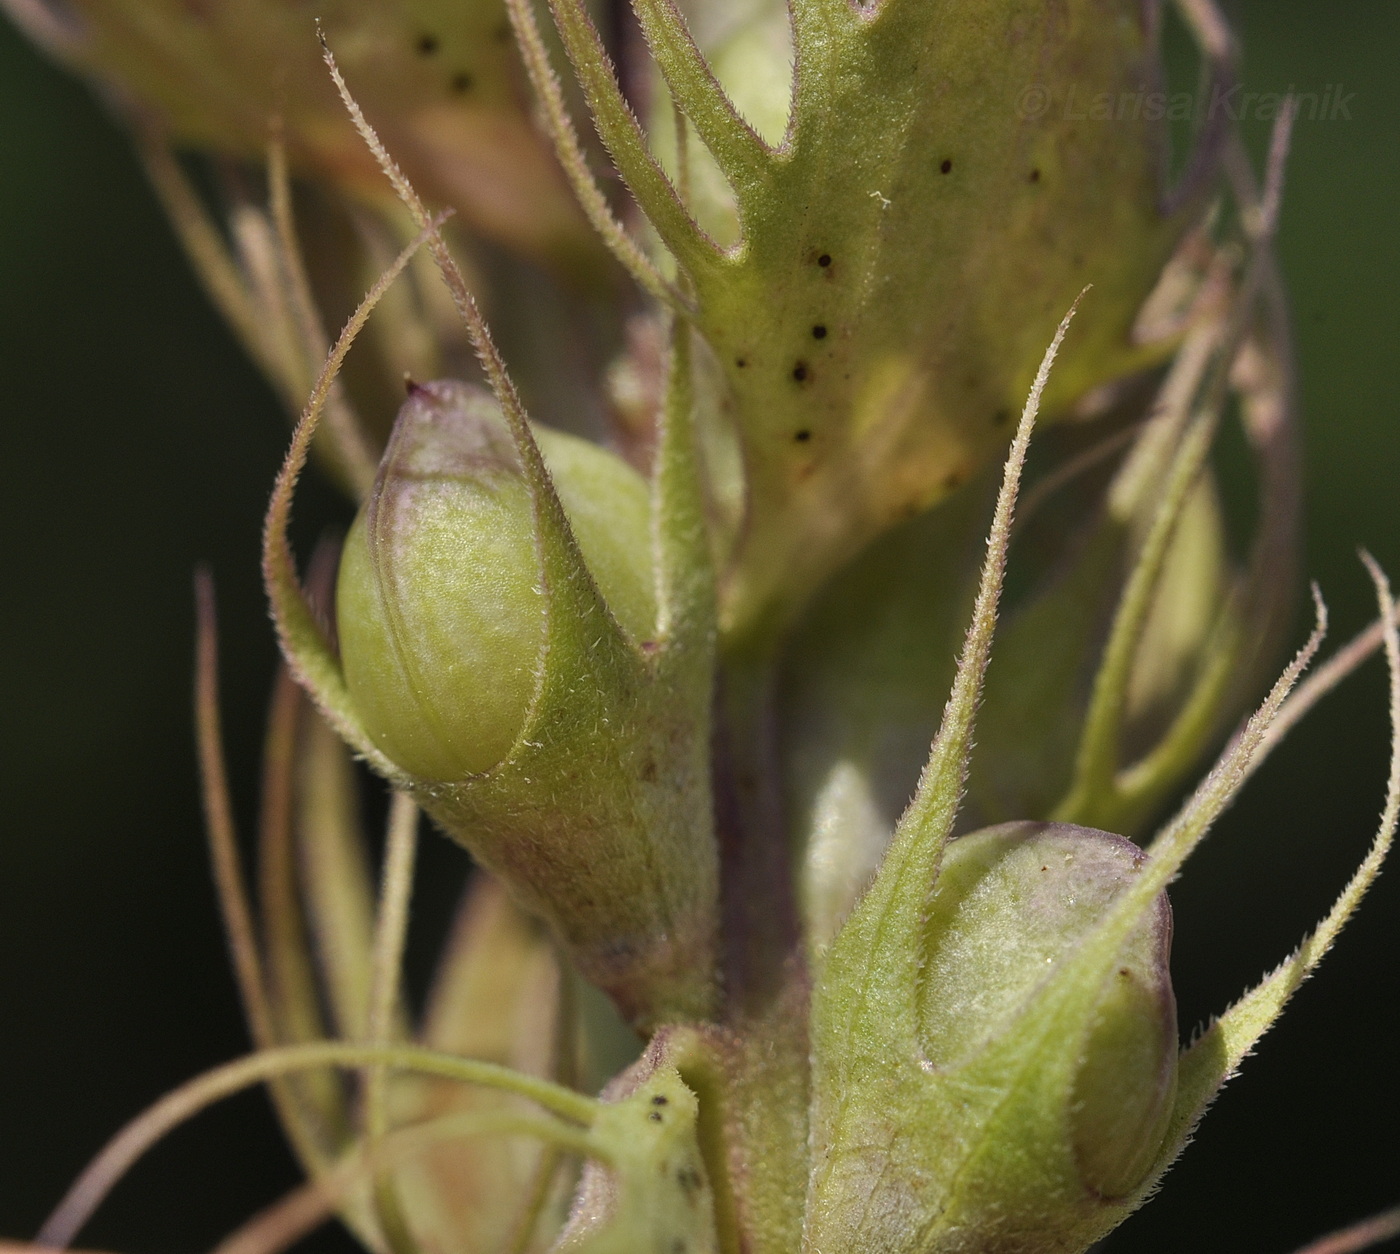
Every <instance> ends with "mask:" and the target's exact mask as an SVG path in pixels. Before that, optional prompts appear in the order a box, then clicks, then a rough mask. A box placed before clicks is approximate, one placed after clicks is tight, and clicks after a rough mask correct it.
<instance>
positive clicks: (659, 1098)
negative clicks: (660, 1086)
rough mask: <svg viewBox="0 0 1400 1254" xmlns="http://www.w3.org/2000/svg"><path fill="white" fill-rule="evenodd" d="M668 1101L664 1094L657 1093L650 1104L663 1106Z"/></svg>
mask: <svg viewBox="0 0 1400 1254" xmlns="http://www.w3.org/2000/svg"><path fill="white" fill-rule="evenodd" d="M668 1100H669V1099H668V1098H667V1097H666V1095H665V1094H664V1093H658V1094H657V1095H656V1096H655V1097H653V1098H652V1099H651V1104H652V1105H653V1106H665V1105H666V1104H667V1101H668Z"/></svg>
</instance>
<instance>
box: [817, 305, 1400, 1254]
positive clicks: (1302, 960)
mask: <svg viewBox="0 0 1400 1254" xmlns="http://www.w3.org/2000/svg"><path fill="white" fill-rule="evenodd" d="M1063 332H1064V326H1063V325H1062V327H1061V336H1062V335H1063ZM1058 344H1059V337H1057V339H1056V342H1055V344H1054V345H1053V346H1052V348H1051V351H1050V353H1049V354H1048V355H1047V357H1046V360H1045V362H1044V363H1043V365H1042V370H1041V374H1040V376H1039V378H1038V379H1037V385H1036V388H1035V389H1034V391H1033V394H1032V398H1031V402H1030V403H1029V404H1028V405H1027V408H1026V411H1025V414H1024V415H1023V417H1022V421H1021V426H1020V429H1019V430H1018V432H1017V436H1016V440H1015V441H1014V442H1013V445H1012V452H1011V457H1010V459H1009V461H1008V464H1007V468H1006V472H1005V476H1004V479H1003V483H1002V487H1001V491H1000V494H999V496H998V500H997V508H996V513H995V520H994V522H993V526H992V532H991V538H990V540H989V553H988V557H987V561H986V564H985V566H984V569H983V574H982V580H981V584H980V587H979V590H978V594H977V598H976V604H975V608H974V613H973V620H972V626H971V628H970V630H969V632H968V636H967V643H966V646H965V648H964V651H963V654H962V657H961V659H960V661H959V665H958V671H957V675H956V678H955V680H954V684H953V690H952V694H951V696H950V698H949V701H948V704H947V707H946V709H945V711H944V717H943V722H942V726H941V728H940V730H939V733H938V736H937V737H936V739H935V741H934V745H933V749H932V752H931V754H930V757H929V761H928V764H927V766H926V767H925V770H924V774H923V777H922V779H921V780H920V782H919V787H918V790H917V792H916V794H915V796H914V799H913V801H912V802H911V804H910V806H909V808H908V810H907V811H906V812H905V814H904V816H903V818H902V819H901V820H900V823H899V825H898V828H897V830H896V832H895V835H894V839H893V841H892V843H891V845H890V848H889V850H888V852H887V853H886V855H885V857H884V859H883V861H882V862H881V863H880V865H879V868H878V871H877V872H876V874H875V876H874V879H873V881H872V882H871V884H870V886H869V888H868V890H867V891H866V892H865V894H864V896H863V897H861V899H860V900H859V902H858V903H857V904H856V906H855V908H854V910H853V911H852V912H851V914H850V917H849V918H848V919H847V920H846V921H845V923H844V925H843V926H842V927H841V928H840V930H839V931H838V932H837V933H836V935H835V938H834V939H833V940H832V941H831V943H830V945H829V947H828V948H827V949H826V950H825V951H824V953H823V954H822V955H821V956H820V958H819V960H818V963H819V964H818V971H817V976H816V979H815V982H814V988H813V998H812V1031H813V1106H812V1142H811V1144H812V1176H811V1181H810V1186H809V1190H808V1195H807V1209H806V1217H805V1225H804V1245H805V1246H806V1247H807V1248H811V1249H842V1250H850V1251H856V1252H860V1251H872V1252H873V1251H877V1250H878V1251H881V1252H882V1254H890V1252H895V1251H909V1252H910V1254H914V1252H915V1251H918V1252H921V1254H945V1252H946V1254H952V1252H955V1251H956V1252H959V1254H981V1252H983V1251H987V1250H999V1251H1000V1250H1007V1251H1016V1252H1017V1254H1039V1252H1042V1251H1043V1252H1045V1254H1050V1252H1052V1251H1078V1250H1084V1249H1086V1248H1088V1247H1089V1246H1090V1245H1091V1244H1092V1243H1093V1242H1094V1241H1095V1240H1097V1239H1098V1238H1099V1237H1101V1236H1103V1235H1104V1234H1105V1233H1107V1232H1108V1231H1109V1230H1111V1229H1112V1228H1113V1227H1115V1226H1116V1225H1117V1224H1118V1223H1120V1222H1121V1221H1122V1219H1123V1218H1125V1217H1126V1216H1127V1214H1128V1213H1130V1212H1131V1211H1132V1210H1133V1209H1135V1208H1136V1207H1137V1206H1138V1205H1140V1204H1141V1202H1142V1201H1143V1200H1144V1199H1145V1198H1146V1196H1147V1195H1148V1194H1149V1193H1150V1191H1151V1190H1152V1188H1153V1187H1154V1186H1155V1184H1156V1182H1157V1180H1158V1179H1159V1178H1160V1176H1161V1173H1162V1172H1163V1171H1165V1169H1166V1168H1167V1166H1169V1165H1170V1163H1171V1162H1172V1160H1173V1159H1174V1158H1175V1156H1176V1154H1177V1153H1178V1152H1179V1151H1180V1149H1181V1147H1182V1146H1183V1145H1184V1143H1185V1141H1186V1139H1187V1137H1188V1136H1189V1134H1190V1131H1191V1129H1192V1128H1193V1127H1194V1125H1195V1123H1196V1121H1197V1120H1198V1119H1199V1117H1200V1115H1201V1113H1202V1112H1203V1110H1204V1109H1205V1106H1206V1105H1207V1104H1208V1102H1209V1101H1210V1100H1211V1099H1212V1098H1213V1096H1214V1094H1215V1093H1216V1091H1217V1090H1218V1089H1219V1087H1220V1085H1221V1083H1222V1082H1223V1081H1224V1080H1225V1079H1226V1078H1227V1077H1228V1076H1229V1075H1230V1074H1232V1073H1233V1071H1234V1070H1235V1068H1236V1067H1237V1066H1238V1065H1239V1063H1240V1061H1241V1060H1242V1059H1243V1057H1244V1056H1245V1054H1246V1053H1247V1052H1248V1051H1249V1050H1250V1049H1251V1048H1252V1047H1253V1045H1254V1044H1255V1043H1256V1042H1257V1040H1258V1039H1259V1037H1260V1036H1261V1035H1262V1033H1263V1032H1264V1031H1265V1030H1266V1029H1267V1027H1268V1026H1269V1025H1270V1024H1271V1023H1272V1022H1273V1020H1274V1019H1275V1018H1276V1017H1277V1016H1278V1014H1279V1013H1280V1011H1281V1010H1282V1008H1283V1005H1284V1003H1285V1002H1286V1000H1287V998H1288V996H1289V995H1290V994H1291V992H1292V990H1293V989H1294V988H1295V987H1296V986H1297V985H1298V983H1300V982H1301V980H1302V979H1303V978H1305V977H1306V975H1307V974H1308V973H1309V972H1310V971H1311V969H1312V968H1313V966H1315V965H1316V963H1317V961H1318V960H1319V959H1320V957H1321V955H1322V953H1323V952H1324V951H1325V950H1326V948H1327V947H1328V945H1330V943H1331V941H1332V939H1333V938H1334V937H1335V936H1336V934H1337V932H1338V930H1339V929H1340V927H1341V926H1342V924H1343V923H1344V922H1345V920H1346V918H1347V917H1348V916H1349V915H1350V913H1351V911H1352V910H1353V909H1354V908H1355V906H1356V903H1357V902H1358V901H1359V899H1360V897H1361V895H1362V894H1363V893H1364V891H1365V889H1366V887H1367V886H1368V885H1369V883H1370V882H1371V881H1372V880H1373V879H1374V877H1375V875H1376V873H1377V871H1378V869H1379V865H1380V861H1381V859H1382V858H1383V857H1384V855H1385V853H1386V851H1387V850H1388V848H1389V845H1390V843H1391V840H1392V837H1393V834H1394V829H1395V825H1396V819H1397V815H1400V639H1397V633H1396V628H1395V623H1394V613H1395V607H1394V604H1393V602H1392V600H1391V596H1390V591H1389V588H1388V586H1387V584H1386V582H1385V580H1384V577H1383V576H1382V575H1381V573H1380V571H1379V570H1378V569H1377V568H1376V567H1375V564H1374V563H1373V562H1371V561H1370V559H1369V557H1368V558H1367V559H1366V561H1367V565H1368V568H1369V569H1370V570H1371V573H1372V576H1373V578H1374V579H1375V582H1376V586H1377V593H1378V600H1379V605H1380V612H1381V621H1382V623H1383V624H1384V629H1383V630H1384V632H1385V643H1386V649H1387V654H1388V657H1389V659H1390V665H1391V712H1392V720H1393V727H1394V729H1395V730H1394V735H1395V741H1394V745H1395V748H1394V753H1393V758H1392V766H1391V776H1390V783H1389V789H1388V794H1387V799H1386V806H1385V811H1384V813H1383V815H1382V819H1381V826H1380V830H1379V833H1378V835H1377V837H1376V841H1375V844H1374V845H1373V847H1372V850H1371V852H1370V854H1369V855H1368V856H1367V858H1366V860H1365V862H1364V863H1363V864H1362V866H1361V868H1360V869H1359V870H1358V871H1357V873H1356V875H1355V876H1354V877H1353V879H1352V881H1351V883H1350V884H1349V885H1348V886H1347V888H1346V890H1345V891H1344V892H1343V894H1342V896H1341V898H1339V900H1338V902H1337V905H1336V906H1335V907H1334V908H1333V910H1332V912H1331V914H1329V916H1328V918H1327V919H1326V920H1324V922H1323V924H1322V925H1321V926H1320V927H1319V929H1318V930H1317V931H1316V932H1315V933H1314V934H1313V936H1312V937H1310V938H1309V939H1308V941H1307V942H1305V944H1304V945H1303V947H1302V948H1301V949H1300V950H1299V952H1298V953H1297V954H1296V955H1295V956H1294V957H1293V958H1292V959H1291V960H1290V961H1289V962H1288V963H1286V964H1285V965H1284V966H1283V967H1281V968H1280V969H1279V970H1278V971H1277V972H1275V973H1274V974H1273V975H1272V976H1270V977H1269V978H1268V979H1267V980H1265V981H1264V983H1263V984H1261V985H1260V986H1259V987H1258V988H1257V989H1255V990H1254V991H1253V992H1251V993H1250V994H1248V995H1247V996H1246V997H1245V998H1244V999H1243V1000H1242V1001H1241V1002H1240V1003H1239V1004H1238V1005H1236V1006H1235V1007H1234V1008H1232V1009H1231V1010H1230V1011H1229V1012H1227V1013H1226V1014H1225V1015H1224V1016H1223V1017H1222V1018H1221V1019H1220V1020H1218V1021H1217V1022H1216V1023H1215V1024H1213V1025H1212V1026H1211V1028H1210V1029H1208V1030H1207V1032H1206V1033H1204V1034H1203V1035H1202V1036H1201V1037H1200V1038H1198V1040H1197V1041H1196V1042H1194V1043H1193V1044H1192V1045H1191V1046H1190V1048H1188V1049H1187V1050H1185V1051H1184V1052H1183V1053H1182V1054H1181V1055H1180V1057H1179V1058H1178V1057H1177V1055H1176V1031H1175V1011H1174V1004H1173V999H1172V993H1171V985H1170V980H1169V977H1168V974H1167V959H1168V948H1169V942H1170V912H1169V907H1168V905H1167V902H1166V898H1165V890H1166V887H1167V885H1168V883H1169V882H1170V881H1171V880H1172V879H1173V878H1174V877H1175V876H1176V875H1177V874H1178V873H1179V871H1180V869H1181V867H1182V864H1183V863H1184V861H1185V859H1186V858H1187V856H1188V855H1189V854H1190V852H1191V851H1192V850H1193V849H1194V848H1195V846H1196V845H1197V844H1198V843H1199V842H1200V841H1201V840H1202V839H1203V838H1204V836H1205V835H1206V833H1207V831H1208V830H1209V828H1210V826H1211V824H1212V823H1213V821H1214V820H1215V818H1216V817H1218V815H1219V814H1220V812H1221V811H1222V810H1223V809H1224V808H1225V807H1226V806H1227V805H1228V804H1229V802H1230V800H1231V799H1232V798H1233V796H1234V795H1235V793H1236V792H1237V791H1238V789H1239V787H1240V785H1241V784H1242V783H1243V782H1244V780H1245V778H1246V777H1247V776H1248V774H1249V773H1250V771H1251V770H1253V769H1254V768H1255V767H1256V766H1257V765H1258V762H1259V761H1260V760H1261V758H1262V756H1263V754H1264V753H1266V752H1267V750H1268V748H1269V747H1271V744H1272V743H1273V741H1272V740H1271V738H1270V729H1271V727H1274V726H1275V725H1280V726H1286V725H1287V724H1288V723H1289V722H1290V721H1291V718H1290V711H1289V710H1288V709H1287V702H1288V697H1289V693H1290V690H1291V689H1292V688H1293V686H1294V684H1295V683H1296V682H1297V679H1298V677H1299V675H1300V674H1301V673H1302V671H1303V669H1304V668H1305V667H1306V665H1307V663H1308V662H1309V661H1310V660H1311V658H1312V656H1313V655H1314V653H1315V652H1316V650H1317V648H1318V647H1319V644H1320V642H1321V639H1322V635H1323V632H1324V630H1325V627H1324V624H1325V612H1324V610H1323V607H1322V604H1321V601H1320V599H1318V602H1317V608H1318V626H1317V628H1316V630H1315V631H1314V633H1313V636H1312V638H1311V639H1310V640H1309V642H1308V644H1307V645H1306V647H1305V648H1304V649H1303V650H1302V651H1301V652H1300V653H1299V654H1298V656H1297V657H1296V658H1295V659H1294V661H1293V663H1292V664H1291V665H1290V666H1289V667H1288V668H1287V670H1286V671H1285V672H1284V674H1283V676H1282V677H1281V678H1280V679H1279V680H1278V681H1277V683H1276V684H1275V685H1274V687H1273V689H1272V691H1271V692H1270V694H1269V696H1268V698H1267V700H1266V701H1265V702H1264V704H1263V706H1262V707H1261V708H1260V709H1259V710H1258V712H1256V714H1255V715H1254V716H1253V717H1251V718H1250V719H1249V720H1248V722H1247V723H1246V724H1245V725H1244V727H1243V728H1242V729H1241V731H1240V732H1239V734H1238V735H1237V736H1236V737H1235V739H1234V741H1233V742H1232V743H1231V745H1230V746H1229V747H1228V748H1227V749H1226V751H1225V753H1224V754H1223V755H1222V757H1221V758H1220V760H1219V762H1217V764H1216V766H1215V768H1214V769H1213V770H1212V771H1211V773H1210V774H1209V775H1208V776H1207V777H1206V779H1205V781H1204V782H1203V783H1202V784H1201V785H1200V786H1199V788H1198V789H1197V790H1196V792H1195V794H1194V795H1193V796H1192V797H1191V798H1190V800H1189V801H1188V802H1187V803H1186V805H1185V806H1184V807H1183V808H1182V810H1181V812H1180V813H1179V814H1178V815H1177V816H1176V818H1174V819H1173V820H1172V821H1171V822H1170V823H1169V824H1168V825H1167V826H1166V827H1165V828H1164V829H1163V830H1162V832H1161V833H1160V834H1159V835H1158V836H1157V838H1156V839H1155V840H1154V841H1153V842H1152V844H1151V845H1150V846H1149V848H1148V849H1147V851H1146V852H1145V853H1140V852H1138V851H1136V850H1135V849H1134V848H1133V847H1132V846H1130V845H1128V844H1127V842H1125V841H1122V840H1121V839H1120V838H1117V837H1114V836H1110V835H1107V834H1105V833H1102V832H1096V831H1092V830H1090V829H1085V828H1080V827H1073V826H1069V825H1064V824H1009V825H1006V826H1003V827H999V828H991V829H987V830H983V831H980V832H976V833H973V834H971V835H968V836H964V837H961V838H959V839H958V840H955V841H951V842H950V836H951V834H952V830H953V826H954V823H955V820H956V818H957V812H958V807H959V804H960V801H961V795H962V790H963V786H964V781H965V779H966V775H967V768H968V760H969V756H970V753H971V736H972V730H973V722H974V714H975V710H976V706H977V701H978V698H979V695H980V691H981V688H982V683H983V677H984V674H985V672H986V668H987V664H988V661H989V658H990V649H991V639H992V633H993V628H994V624H995V615H996V609H997V603H998V601H999V598H1000V592H1001V583H1002V577H1003V571H1004V567H1005V560H1006V549H1007V543H1008V539H1009V535H1010V523H1011V514H1012V508H1013V506H1014V502H1015V496H1016V491H1017V485H1018V480H1019V476H1020V472H1021V465H1022V462H1023V459H1024V455H1025V450H1026V442H1027V440H1028V438H1029V434H1030V427H1031V423H1032V421H1033V418H1034V413H1035V405H1036V402H1037V401H1038V399H1039V394H1040V392H1041V389H1042V388H1043V385H1044V381H1045V376H1046V373H1047V372H1048V368H1049V365H1050V360H1051V358H1052V357H1053V355H1054V352H1055V349H1056V348H1057V347H1058Z"/></svg>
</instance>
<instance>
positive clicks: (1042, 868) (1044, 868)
mask: <svg viewBox="0 0 1400 1254" xmlns="http://www.w3.org/2000/svg"><path fill="white" fill-rule="evenodd" d="M1040 869H1041V870H1042V871H1048V870H1049V869H1050V868H1049V867H1048V866H1043V867H1041V868H1040Z"/></svg>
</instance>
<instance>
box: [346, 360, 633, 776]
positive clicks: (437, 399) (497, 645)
mask: <svg viewBox="0 0 1400 1254" xmlns="http://www.w3.org/2000/svg"><path fill="white" fill-rule="evenodd" d="M536 438H537V439H538V441H539V444H540V447H541V451H542V452H543V453H544V455H545V459H546V462H547V464H548V466H549V468H550V471H551V472H552V475H553V478H554V483H555V488H556V490H557V491H558V493H559V496H560V499H561V500H562V502H563V503H564V507H565V509H566V511H567V513H568V515H569V519H570V522H571V525H572V527H573V531H574V535H575V538H576V539H577V540H578V544H579V548H580V550H581V551H582V553H583V556H584V559H585V561H586V562H587V564H588V568H589V571H590V573H591V574H592V575H593V577H594V579H595V581H596V582H597V584H598V588H599V591H600V592H601V593H602V595H603V598H604V600H605V601H606V602H607V604H608V606H609V607H610V608H611V609H612V611H613V613H614V615H615V616H616V617H617V619H618V621H619V623H620V624H621V625H622V627H623V628H624V630H626V631H627V633H628V634H629V635H630V636H631V637H632V639H633V640H642V639H644V638H646V636H647V635H648V633H649V632H650V630H651V627H652V624H653V623H654V622H655V618H656V599H655V594H654V591H653V587H652V578H651V552H650V532H649V526H648V522H649V520H648V495H647V486H646V483H645V482H644V481H643V480H642V478H641V476H640V475H638V474H637V473H636V471H634V470H633V469H632V468H631V467H629V466H627V465H626V464H625V463H624V462H622V461H621V460H619V459H618V458H616V457H614V456H613V455H612V454H610V453H607V452H605V451H604V450H603V449H601V448H599V447H598V446H597V445H594V444H590V443H589V442H587V441H585V440H580V439H577V438H576V437H573V436H569V435H565V434H562V433H560V432H555V431H547V430H545V429H543V428H541V429H539V430H538V431H537V433H536ZM535 534H536V522H535V512H534V506H533V505H532V503H531V498H530V492H529V488H528V487H527V485H526V482H525V479H524V477H523V475H522V473H521V467H520V461H519V457H518V454H517V453H516V449H515V445H514V443H513V441H512V439H511V435H510V432H509V430H508V429H507V428H506V425H505V421H504V419H503V418H502V416H501V412H500V407H499V406H498V405H497V404H496V402H495V401H494V400H493V399H492V398H491V397H490V396H489V394H487V393H485V392H482V391H480V390H479V389H476V388H472V387H469V386H467V385H466V384H461V383H453V382H439V383H431V384H427V385H423V386H418V387H415V389H414V392H413V395H412V396H411V397H410V398H409V400H408V402H407V404H405V405H404V407H403V409H402V411H401V412H400V414H399V418H398V422H397V424H396V426H395V428H394V436H393V439H392V441H391V442H390V445H389V449H388V451H387V452H386V454H385V457H384V461H383V463H382V465H381V468H380V471H379V476H378V479H377V480H376V482H375V487H374V492H373V493H372V495H371V496H370V499H369V500H368V502H367V503H366V505H365V506H364V508H363V509H362V510H361V511H360V514H359V516H358V517H357V518H356V519H355V523H354V526H353V527H352V528H351V530H350V534H349V536H348V537H347V540H346V544H345V551H344V554H343V556H342V558H341V565H340V581H339V586H338V590H337V621H338V625H339V631H340V647H341V657H342V664H343V666H344V670H345V678H346V682H347V684H348V686H349V689H350V694H351V697H352V699H353V700H354V702H355V706H356V708H357V710H358V711H359V714H360V717H361V719H362V721H363V725H364V728H365V730H366V731H367V732H368V733H369V735H370V736H371V738H372V739H373V740H374V742H375V743H376V744H377V745H378V746H379V747H380V748H381V749H382V750H383V751H384V753H385V754H386V756H388V757H389V758H390V759H391V760H392V761H394V762H395V763H397V764H398V765H399V766H400V767H401V768H402V769H403V770H405V771H406V772H408V773H409V774H410V775H413V776H415V777H418V778H420V779H425V780H439V781H448V780H460V779H464V778H466V777H467V776H470V775H476V774H480V773H482V772H484V771H487V770H489V769H490V768H491V767H493V766H495V765H496V764H497V763H498V762H500V761H502V760H503V759H504V758H505V757H506V756H507V755H508V754H509V752H510V750H511V748H512V746H513V745H514V744H515V742H516V739H517V738H518V737H519V735H520V732H521V728H522V727H523V726H524V724H525V719H526V714H527V712H528V710H529V707H530V704H531V702H532V700H533V698H534V695H535V691H536V688H537V687H538V683H539V669H540V666H541V665H542V662H543V658H542V653H543V649H544V634H545V612H546V607H545V601H544V596H543V589H542V586H541V578H542V577H541V571H540V556H539V553H538V549H537V544H536V539H535Z"/></svg>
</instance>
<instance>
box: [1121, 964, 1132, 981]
mask: <svg viewBox="0 0 1400 1254" xmlns="http://www.w3.org/2000/svg"><path fill="white" fill-rule="evenodd" d="M1118 974H1119V975H1121V976H1123V977H1124V978H1125V979H1126V978H1127V977H1128V976H1130V975H1131V974H1132V972H1131V971H1129V970H1128V968H1127V967H1119V968H1118Z"/></svg>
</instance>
